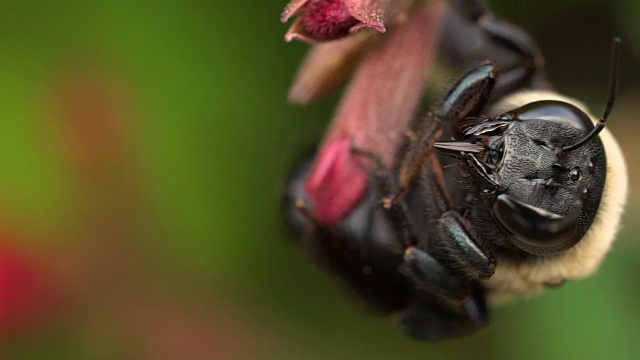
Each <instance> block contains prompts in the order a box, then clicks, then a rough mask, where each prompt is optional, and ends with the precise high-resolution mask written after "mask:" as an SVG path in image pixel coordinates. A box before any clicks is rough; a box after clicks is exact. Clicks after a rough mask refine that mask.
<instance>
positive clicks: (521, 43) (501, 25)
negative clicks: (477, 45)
mask: <svg viewBox="0 0 640 360" xmlns="http://www.w3.org/2000/svg"><path fill="white" fill-rule="evenodd" d="M452 6H453V7H454V9H456V11H457V12H458V13H459V14H461V15H462V16H463V17H465V18H467V19H468V20H469V21H470V22H473V23H475V24H476V25H477V26H478V27H479V28H480V30H481V31H482V32H484V33H485V34H486V35H487V36H488V37H489V39H490V41H492V42H494V43H495V44H497V45H499V46H501V47H504V48H505V49H507V50H509V51H510V52H512V53H514V54H516V55H517V56H518V57H519V58H520V59H521V61H520V63H518V64H515V65H514V66H513V67H511V68H506V69H505V70H503V71H502V72H501V74H500V79H499V80H498V83H497V85H496V89H495V91H494V93H493V94H492V97H493V98H494V99H495V98H500V97H502V96H504V95H505V94H508V93H510V92H512V91H514V90H517V89H520V88H522V87H525V86H527V85H528V84H530V83H531V82H532V80H533V78H534V76H535V75H536V73H538V72H539V70H541V69H542V68H543V67H544V56H543V55H542V52H541V51H540V48H538V45H537V44H536V43H535V41H533V39H532V38H531V37H530V36H529V35H528V34H527V33H526V32H525V31H523V30H522V29H520V28H519V27H517V26H515V25H513V24H511V23H509V22H507V21H504V20H501V19H500V18H498V17H496V16H495V15H494V14H493V12H492V11H491V10H490V9H489V7H488V6H487V5H486V2H485V1H482V0H455V1H452Z"/></svg>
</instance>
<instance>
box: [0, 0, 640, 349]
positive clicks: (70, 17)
mask: <svg viewBox="0 0 640 360" xmlns="http://www.w3.org/2000/svg"><path fill="white" fill-rule="evenodd" d="M492 3H493V5H494V8H495V10H496V12H497V13H499V14H501V15H502V16H503V17H505V18H507V19H510V20H512V21H513V22H515V23H517V24H520V25H522V26H523V27H524V28H525V29H527V30H528V31H530V32H531V34H532V35H533V37H534V38H536V39H537V41H538V42H539V44H540V46H541V47H542V49H543V51H544V53H545V54H546V56H547V63H548V69H549V73H550V76H551V78H552V79H553V80H554V82H555V84H556V85H557V86H558V88H559V89H560V90H562V91H563V92H565V93H567V94H569V95H572V96H575V97H579V98H582V99H584V100H585V101H587V102H588V103H589V104H590V105H592V106H593V108H594V109H600V108H601V106H602V105H603V103H604V100H605V96H606V83H607V76H608V72H607V69H608V65H607V64H608V60H607V59H608V56H609V53H608V50H609V41H610V39H611V37H612V36H614V35H619V36H622V37H623V39H624V40H625V41H624V50H623V59H622V70H621V72H622V79H621V85H620V97H619V103H618V105H617V106H616V109H615V110H614V115H613V116H612V118H611V129H612V131H613V132H614V133H615V134H617V135H618V136H619V138H620V141H621V143H622V146H623V148H624V149H625V150H626V153H627V154H628V162H629V166H630V168H631V176H632V178H631V185H632V197H631V199H630V200H631V204H630V207H629V208H630V211H629V212H628V214H627V216H626V221H625V226H624V229H623V232H622V234H621V236H620V239H619V242H618V243H617V244H616V247H615V249H614V251H613V252H612V254H611V256H610V257H609V259H608V260H607V261H606V263H605V264H604V266H603V268H602V269H601V271H600V272H599V273H598V274H596V275H595V276H594V277H592V278H590V279H588V280H585V281H581V282H576V283H570V284H567V285H566V286H564V287H563V288H562V289H561V290H558V291H548V292H547V293H545V294H543V295H542V296H540V297H538V298H535V299H531V300H528V301H523V302H520V303H517V304H514V305H512V306H508V307H505V308H501V309H497V310H496V311H495V312H494V315H493V322H492V324H491V326H490V327H489V328H488V329H487V330H484V331H482V332H480V333H478V334H477V335H475V336H472V337H469V338H466V339H460V340H456V341H452V342H450V343H443V344H424V343H419V342H416V341H412V340H410V339H406V338H404V337H403V336H402V335H401V334H400V332H399V330H398V329H397V328H396V327H395V326H394V324H393V323H392V320H391V319H387V318H380V317H377V316H372V315H371V314H369V313H367V312H366V311H365V310H363V309H361V308H360V307H358V306H357V305H355V304H354V302H353V301H352V299H351V298H350V297H349V296H348V295H347V294H346V293H345V292H344V291H342V289H340V288H339V287H338V286H337V285H336V284H335V282H334V281H333V280H332V279H330V278H328V277H327V276H326V274H324V273H323V272H322V271H320V270H318V269H316V268H314V267H313V266H311V265H310V263H309V262H308V261H307V259H306V258H305V256H304V255H303V254H302V252H301V251H299V249H298V248H297V247H296V246H295V245H294V243H293V241H290V240H292V239H290V237H289V235H288V234H287V232H286V231H285V229H284V226H283V224H282V222H281V218H280V216H281V215H280V197H281V192H282V186H283V182H284V180H285V179H286V176H287V173H288V170H289V169H290V166H291V165H292V164H293V162H294V160H295V159H296V158H298V157H299V154H300V153H301V152H302V151H303V150H304V149H308V148H310V146H312V145H313V144H315V143H317V141H318V139H319V138H320V137H321V135H322V131H323V128H324V126H325V125H326V122H327V121H328V120H329V119H330V117H331V114H332V111H333V108H334V106H335V104H336V102H337V99H338V95H334V96H331V97H329V98H327V99H324V100H322V101H320V102H319V103H317V104H314V105H312V106H309V107H306V108H299V107H295V106H290V105H288V104H287V103H286V92H287V88H288V86H289V83H290V81H291V79H292V77H293V75H294V73H295V70H296V68H297V65H298V64H299V62H300V60H301V59H302V57H303V54H304V53H305V51H306V50H307V49H308V46H307V45H304V44H300V43H294V44H286V43H285V42H284V41H283V35H284V32H285V31H286V27H287V26H286V25H282V24H281V23H280V22H279V20H278V18H279V14H280V12H281V10H282V8H283V7H284V5H285V1H275V0H268V1H260V2H252V3H250V2H248V1H228V2H223V1H201V0H187V1H182V2H154V3H150V2H149V3H147V2H129V1H122V0H113V1H103V2H97V1H94V2H81V1H70V0H62V1H58V2H55V3H49V2H42V1H40V2H35V3H34V2H12V3H11V4H5V6H4V10H3V11H2V13H1V14H0V44H1V45H0V48H1V49H2V51H1V52H0V54H1V55H0V84H2V87H0V119H2V120H1V121H0V154H3V156H2V157H0V173H2V176H0V219H1V220H2V222H3V223H2V224H0V229H10V230H7V232H6V234H5V235H3V239H4V238H6V241H12V242H15V243H17V244H19V245H20V246H21V247H23V248H25V249H27V253H28V254H32V255H33V256H34V257H36V258H37V259H38V261H41V262H43V263H44V264H46V265H47V266H49V267H50V268H51V269H53V270H52V271H51V275H52V276H55V277H56V278H57V279H58V281H59V290H60V291H59V292H60V293H61V294H60V297H61V298H63V299H64V300H62V301H61V303H62V305H60V308H62V309H63V310H60V311H58V312H53V313H52V314H51V315H49V316H48V318H47V319H46V321H44V320H43V322H42V323H41V324H39V325H38V327H37V328H36V329H35V330H34V329H30V330H28V331H26V332H21V333H20V334H18V335H12V336H10V337H5V338H0V355H2V356H1V357H2V359H5V358H6V359H45V358H46V359H116V358H120V359H124V358H127V359H129V358H153V359H197V358H260V359H283V358H302V359H329V358H330V359H343V358H344V359H347V358H350V359H384V358H405V357H406V358H417V357H420V358H423V357H424V358H429V359H437V358H446V359H463V358H465V359H468V358H471V357H478V356H479V357H482V358H485V357H486V358H494V359H512V358H518V359H537V358H581V359H602V358H609V357H610V358H615V359H631V358H633V357H634V355H636V354H638V353H640V344H639V343H638V342H637V340H636V337H637V334H639V333H640V316H639V314H640V313H639V312H638V309H637V305H638V299H639V298H640V288H639V287H638V281H637V279H635V274H637V273H638V272H639V271H640V265H639V264H640V262H639V259H640V243H639V242H638V241H637V238H638V234H640V226H639V225H638V224H637V223H636V222H635V221H633V220H634V219H635V217H636V216H637V215H638V211H640V207H639V206H638V204H639V201H640V199H639V198H638V197H637V195H635V191H636V190H637V189H638V188H639V186H640V185H639V184H640V179H639V177H638V175H639V173H638V170H637V169H636V167H635V166H634V165H635V164H638V156H637V155H636V153H637V152H636V151H634V145H635V139H636V138H637V136H638V135H639V134H640V127H639V126H638V125H637V123H636V122H634V118H635V116H636V115H635V114H637V112H638V111H640V107H639V106H638V103H640V101H639V100H640V86H639V85H640V66H639V65H640V62H639V60H640V45H639V44H640V27H638V26H637V21H638V19H640V7H639V6H638V3H637V2H636V1H634V0H626V1H617V2H607V1H604V0H590V1H565V2H561V3H556V4H554V5H553V6H550V5H542V4H541V3H539V2H509V1H498V0H496V1H493V2H492ZM627 44H628V45H627ZM65 94H66V95H65ZM65 96H66V97H65ZM85 96H86V97H85ZM87 99H89V103H90V104H95V108H88V109H83V108H82V106H83V104H84V101H86V100H87ZM105 108H106V109H108V110H109V111H108V114H110V115H109V116H107V117H106V118H102V117H101V115H100V114H99V113H98V111H97V110H96V109H105ZM595 112H598V110H596V111H595ZM77 114H80V115H77ZM83 115H86V116H88V118H90V119H93V120H91V121H93V123H91V124H93V125H91V124H89V125H86V124H84V123H83V122H82V119H83V117H82V116H83ZM78 118H79V119H81V120H80V121H78ZM103 122H107V123H109V124H114V125H113V127H109V126H107V128H102V127H101V126H102V125H104V124H103ZM85 125H86V126H85ZM96 148H98V149H102V150H100V151H95V152H94V151H93V150H95V149H96ZM9 234H12V235H9ZM16 234H17V235H16ZM3 241H4V240H3ZM0 291H2V289H0ZM0 333H1V332H0ZM203 354H205V355H203Z"/></svg>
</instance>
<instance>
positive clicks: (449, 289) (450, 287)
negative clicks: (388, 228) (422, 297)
mask: <svg viewBox="0 0 640 360" xmlns="http://www.w3.org/2000/svg"><path fill="white" fill-rule="evenodd" d="M400 272H402V273H403V274H404V275H405V276H407V277H408V278H409V279H411V280H412V281H413V283H414V285H415V287H416V289H418V290H421V291H427V292H428V293H429V294H433V295H435V296H436V297H438V298H439V299H442V300H444V301H446V302H447V303H452V304H462V303H464V302H465V301H467V300H469V299H470V296H471V294H470V292H469V289H468V287H467V286H466V285H465V283H464V282H463V281H462V280H460V279H458V278H457V277H455V276H453V275H452V274H451V273H450V272H449V270H448V269H447V268H446V267H445V266H444V265H442V264H441V263H440V262H439V261H438V260H436V259H435V258H433V257H432V256H431V255H429V254H428V253H427V252H425V251H423V250H421V249H419V248H417V247H415V246H409V247H408V248H407V249H406V250H405V252H404V264H402V265H401V267H400Z"/></svg>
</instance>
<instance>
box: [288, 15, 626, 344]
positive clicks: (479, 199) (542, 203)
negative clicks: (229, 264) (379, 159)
mask: <svg viewBox="0 0 640 360" xmlns="http://www.w3.org/2000/svg"><path fill="white" fill-rule="evenodd" d="M464 14H465V15H464V16H465V19H466V20H467V21H469V22H470V23H473V24H474V26H476V27H478V28H479V29H480V31H481V32H482V33H483V34H484V36H486V37H487V38H489V39H490V40H491V41H493V42H495V43H496V44H498V45H499V46H501V47H503V48H505V49H507V50H509V51H510V52H512V53H513V54H515V55H516V56H517V57H518V58H520V59H522V61H521V62H520V64H519V65H518V66H515V67H511V68H506V69H503V68H499V67H498V65H495V64H494V63H493V62H490V61H487V62H484V63H482V64H481V65H479V66H477V67H475V68H473V69H472V70H470V71H468V72H467V73H465V74H464V75H463V76H462V77H460V79H459V80H458V81H457V82H456V83H455V84H454V85H453V86H452V87H451V88H450V90H449V91H448V92H447V94H446V95H445V96H444V97H443V98H442V99H441V100H440V101H439V103H438V104H437V105H436V106H434V107H433V108H432V110H431V111H430V112H429V113H428V114H427V116H426V117H425V119H424V121H422V122H421V123H420V124H418V125H417V126H416V128H415V129H414V135H413V136H412V137H411V138H410V140H408V144H407V145H406V147H405V149H404V151H403V152H402V154H401V158H400V159H399V160H398V164H399V165H398V166H397V168H396V169H390V170H389V169H381V168H380V167H381V166H378V168H377V169H374V170H372V172H371V174H372V175H371V177H372V181H371V182H370V185H369V188H368V190H367V195H366V196H365V198H364V200H362V201H361V203H360V204H359V206H358V207H357V208H356V209H355V210H353V211H352V212H351V213H350V214H349V216H348V217H347V218H345V219H343V220H342V221H341V222H339V223H338V224H336V225H333V226H321V225H318V224H315V223H314V222H313V216H312V212H313V209H310V208H305V207H304V206H301V204H303V203H304V202H305V197H306V194H305V190H304V186H303V182H304V180H305V179H306V177H307V175H308V173H309V171H310V168H311V166H312V163H311V162H307V163H305V164H303V165H302V166H301V167H299V168H298V170H296V172H295V173H294V174H293V176H292V177H291V180H290V182H289V184H288V188H287V194H286V200H287V201H286V206H287V208H286V213H287V216H288V218H289V220H290V222H291V223H292V224H293V225H294V227H296V228H297V229H298V230H300V231H301V233H302V234H301V235H302V238H303V241H304V245H305V246H306V248H307V249H308V251H309V252H310V253H311V255H312V256H313V258H314V259H316V260H317V261H319V262H320V263H321V264H322V265H323V266H326V267H328V268H329V269H331V270H332V271H333V272H334V273H336V274H338V276H339V277H340V278H342V280H344V281H345V282H346V283H348V284H349V285H350V286H351V287H353V288H354V289H355V290H356V291H357V292H359V293H360V294H362V295H364V297H365V298H366V299H368V300H369V302H370V303H372V304H374V305H376V306H377V307H378V308H380V309H382V310H384V311H386V312H388V313H395V314H397V315H398V317H399V319H400V323H401V326H402V328H403V330H404V331H405V333H406V334H408V335H409V336H412V337H415V338H418V339H423V340H439V339H446V338H452V337H458V336H462V335H465V334H469V333H471V332H473V331H476V330H477V329H479V328H481V327H483V326H484V325H486V324H487V322H488V305H490V304H495V303H499V302H502V301H504V300H507V299H509V298H512V297H518V296H529V295H533V294H536V293H538V292H540V291H542V290H543V289H544V288H546V287H555V286H558V285H560V284H562V283H563V282H565V281H567V280H572V279H579V278H583V277H586V276H588V275H590V274H592V273H593V272H594V271H595V270H596V269H597V268H598V266H599V265H600V263H601V262H602V260H603V258H604V257H605V255H606V253H607V252H608V250H609V248H610V247H611V244H612V242H613V240H614V238H615V235H616V232H617V228H618V224H619V221H620V217H621V214H622V208H623V205H624V203H625V200H626V189H627V177H626V171H625V163H624V159H623V155H622V152H621V150H620V148H619V146H618V145H617V143H616V141H615V140H614V138H613V137H612V135H611V134H610V133H609V132H608V130H607V129H605V128H604V126H605V123H606V121H607V118H608V117H609V113H610V112H611V110H612V108H613V103H614V98H615V88H616V78H617V66H616V62H617V49H618V47H619V46H618V44H619V40H614V46H613V51H612V66H611V79H610V84H609V95H608V101H607V105H606V109H605V111H604V113H603V115H602V117H600V118H596V117H594V116H592V115H590V114H589V113H588V112H587V110H586V108H585V106H584V105H583V104H581V103H580V102H577V101H575V100H573V99H570V98H568V97H565V96H562V95H559V94H557V93H556V92H553V91H551V90H545V89H543V88H544V87H545V85H544V84H545V81H544V80H543V76H542V75H541V73H542V69H541V67H542V56H541V54H540V51H539V50H538V47H537V46H536V44H535V43H534V42H533V41H532V40H531V39H530V37H529V36H528V35H527V34H526V33H524V32H523V31H521V30H520V29H518V28H516V27H514V26H512V25H510V24H508V23H506V22H504V21H501V20H499V19H497V18H496V17H495V16H493V15H492V13H491V12H489V10H488V9H486V8H485V7H481V6H479V7H475V8H465V9H464ZM354 151H355V152H357V153H359V154H360V156H361V157H362V159H363V161H369V162H370V163H372V164H375V163H376V161H375V154H370V153H367V151H366V150H363V149H354ZM372 168H376V166H372ZM301 209H302V210H301Z"/></svg>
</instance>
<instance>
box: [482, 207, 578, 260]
mask: <svg viewBox="0 0 640 360" xmlns="http://www.w3.org/2000/svg"><path fill="white" fill-rule="evenodd" d="M493 212H494V215H495V217H496V219H497V220H498V221H499V222H500V224H502V226H504V227H505V228H506V229H507V230H508V231H509V232H511V233H512V234H513V235H514V236H515V239H514V245H516V246H517V247H519V248H520V249H522V250H525V251H527V252H529V253H533V254H548V253H549V252H550V251H556V250H557V249H565V248H568V247H570V246H571V245H573V242H572V235H573V234H574V233H575V231H576V228H577V225H578V214H577V213H574V214H570V215H559V214H555V213H552V212H550V211H547V210H545V209H542V208H539V207H536V206H533V205H529V204H525V203H523V202H521V201H518V200H516V199H513V198H512V197H510V196H509V195H506V194H501V195H499V196H498V197H497V199H496V202H495V204H494V205H493ZM551 249H553V250H551Z"/></svg>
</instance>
